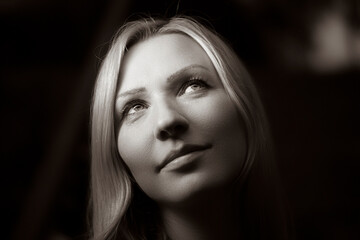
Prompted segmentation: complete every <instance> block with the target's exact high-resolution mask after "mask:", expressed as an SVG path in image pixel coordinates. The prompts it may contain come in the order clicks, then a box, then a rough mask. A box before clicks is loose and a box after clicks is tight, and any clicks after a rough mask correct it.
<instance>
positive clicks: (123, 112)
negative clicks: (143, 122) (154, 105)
mask: <svg viewBox="0 0 360 240" xmlns="http://www.w3.org/2000/svg"><path fill="white" fill-rule="evenodd" d="M137 104H144V105H146V106H148V104H147V103H146V102H145V101H144V100H141V99H132V100H129V101H128V102H126V103H125V104H124V106H123V107H122V109H121V111H120V116H121V118H122V119H124V118H125V117H126V116H128V114H127V113H128V112H129V110H130V109H131V108H132V107H134V106H135V105H137Z"/></svg>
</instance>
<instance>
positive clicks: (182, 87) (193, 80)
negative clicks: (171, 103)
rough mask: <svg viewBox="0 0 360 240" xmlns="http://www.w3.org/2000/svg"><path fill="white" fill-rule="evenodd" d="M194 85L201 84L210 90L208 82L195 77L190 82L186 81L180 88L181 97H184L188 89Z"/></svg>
mask: <svg viewBox="0 0 360 240" xmlns="http://www.w3.org/2000/svg"><path fill="white" fill-rule="evenodd" d="M193 83H198V84H199V83H200V84H201V85H203V86H204V87H206V88H209V84H208V83H207V81H206V80H205V79H204V78H202V77H199V76H194V77H190V78H189V79H188V80H186V81H185V82H184V83H183V84H182V85H181V87H180V90H179V95H180V96H181V95H183V94H184V92H185V90H186V88H187V87H189V86H190V85H191V84H193Z"/></svg>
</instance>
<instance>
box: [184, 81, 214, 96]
mask: <svg viewBox="0 0 360 240" xmlns="http://www.w3.org/2000/svg"><path fill="white" fill-rule="evenodd" d="M208 87H209V85H208V84H207V83H206V82H205V81H204V80H201V79H190V80H189V81H187V82H185V84H184V85H183V86H182V87H181V89H180V95H183V94H189V93H192V92H197V91H200V90H203V89H206V88H208Z"/></svg>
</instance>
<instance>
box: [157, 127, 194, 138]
mask: <svg viewBox="0 0 360 240" xmlns="http://www.w3.org/2000/svg"><path fill="white" fill-rule="evenodd" d="M187 128H188V125H187V124H183V123H178V124H174V125H170V126H168V127H166V128H163V129H161V130H160V131H159V132H158V138H159V139H160V140H166V139H168V138H177V137H179V136H180V135H181V134H183V133H184V132H186V130H187Z"/></svg>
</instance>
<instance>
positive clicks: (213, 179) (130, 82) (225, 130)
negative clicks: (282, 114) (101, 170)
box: [116, 34, 247, 203]
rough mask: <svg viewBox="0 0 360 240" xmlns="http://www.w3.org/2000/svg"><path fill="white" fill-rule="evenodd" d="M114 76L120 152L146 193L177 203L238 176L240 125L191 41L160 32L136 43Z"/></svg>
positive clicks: (204, 58)
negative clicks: (117, 84)
mask: <svg viewBox="0 0 360 240" xmlns="http://www.w3.org/2000/svg"><path fill="white" fill-rule="evenodd" d="M119 81H120V84H119V88H118V90H117V97H116V119H117V120H116V121H117V123H116V124H117V125H118V128H117V131H118V137H117V146H118V150H119V153H120V156H121V157H122V159H123V160H124V162H125V163H126V165H127V166H128V168H129V169H130V171H131V173H132V175H133V177H134V178H135V180H136V182H137V183H138V185H139V186H140V187H141V188H142V189H143V191H144V192H145V193H146V194H147V195H148V196H149V197H150V198H152V199H154V200H155V201H157V202H158V203H178V202H182V201H186V200H188V199H190V198H191V197H193V196H195V195H196V194H199V193H204V192H206V190H213V189H215V188H217V187H223V186H226V185H230V184H231V183H232V182H233V181H234V180H235V179H236V178H237V177H238V174H239V172H240V170H241V167H242V164H243V161H244V158H245V154H246V148H247V147H246V140H245V129H244V127H243V124H242V120H241V118H240V116H239V114H238V113H237V110H236V108H235V106H234V104H233V102H232V101H231V100H230V98H229V96H228V95H227V93H226V92H225V90H224V88H223V86H222V83H221V81H220V79H219V77H218V75H217V72H216V70H215V69H214V66H213V65H212V63H211V61H210V59H209V57H208V56H207V54H206V53H205V51H204V50H203V49H202V48H201V47H200V45H198V44H197V43H196V42H195V41H194V40H192V39H191V38H189V37H187V36H184V35H181V34H165V35H159V36H155V37H152V38H150V39H148V40H145V41H143V42H140V43H137V44H136V45H134V46H133V47H132V48H130V50H129V52H127V54H126V55H125V58H124V61H123V65H122V68H121V73H120V79H119Z"/></svg>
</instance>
